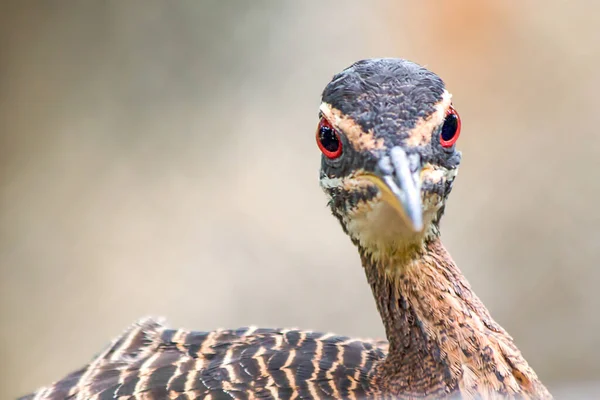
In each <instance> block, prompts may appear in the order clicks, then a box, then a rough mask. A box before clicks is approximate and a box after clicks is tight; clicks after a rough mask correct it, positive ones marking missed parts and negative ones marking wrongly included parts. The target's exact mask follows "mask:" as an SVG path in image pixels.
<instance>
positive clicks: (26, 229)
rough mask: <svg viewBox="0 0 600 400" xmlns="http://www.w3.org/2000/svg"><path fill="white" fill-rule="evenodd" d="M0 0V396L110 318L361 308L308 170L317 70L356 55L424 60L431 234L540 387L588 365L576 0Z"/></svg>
mask: <svg viewBox="0 0 600 400" xmlns="http://www.w3.org/2000/svg"><path fill="white" fill-rule="evenodd" d="M449 3H450V2H439V1H433V0H431V1H422V2H409V1H398V0H388V1H372V2H359V1H348V0H345V1H329V2H319V1H316V0H312V1H302V2H299V1H286V2H275V1H271V2H267V1H253V2H247V1H229V2H223V1H217V0H212V1H208V0H206V1H187V2H184V1H182V2H161V1H149V0H144V1H141V0H140V1H127V2H120V1H112V2H77V1H62V2H29V1H13V2H3V5H2V6H0V8H1V9H2V12H0V326H1V329H0V359H1V360H2V365H3V368H2V369H3V373H2V374H1V375H0V398H2V399H4V398H14V397H16V396H17V395H20V394H24V393H27V392H29V391H31V390H33V389H36V388H37V387H38V386H40V385H44V384H49V383H50V382H52V381H54V380H56V379H58V378H61V377H62V376H63V375H64V374H66V373H68V372H70V371H71V370H73V369H75V368H77V367H79V366H81V365H83V364H84V363H86V362H87V361H88V360H90V358H91V357H92V356H93V355H94V354H95V353H96V352H98V351H99V350H101V349H102V348H103V346H105V345H106V344H107V343H108V342H109V341H110V340H111V339H112V338H114V337H115V336H117V335H119V334H120V333H121V332H122V331H123V330H124V329H125V328H126V327H128V326H129V325H130V324H131V323H133V322H134V321H136V320H137V319H139V318H140V317H143V316H147V315H156V316H164V317H166V319H167V323H168V324H169V325H171V326H173V327H187V328H190V329H202V330H208V329H213V328H217V327H231V328H233V327H238V326H243V325H250V324H255V325H262V326H277V327H302V328H307V329H314V330H323V331H334V332H338V333H342V334H345V335H355V336H360V337H382V336H383V329H382V326H381V323H380V320H379V316H378V314H377V311H376V309H375V305H374V302H373V300H372V297H371V293H370V289H369V286H368V285H367V283H366V281H365V278H364V275H363V271H362V269H361V266H360V263H359V259H358V256H357V253H356V251H355V249H354V248H353V246H352V245H351V243H350V240H348V238H347V237H346V236H345V235H344V234H343V232H342V230H341V229H340V227H339V226H338V223H337V221H336V220H335V219H334V218H333V217H331V216H330V215H329V212H328V209H327V208H326V201H325V197H324V195H323V194H322V193H321V191H320V189H319V187H318V181H317V178H318V168H319V159H320V153H319V151H318V149H317V147H316V145H315V143H314V131H315V127H316V123H317V112H318V111H317V108H318V105H319V97H320V93H321V90H322V89H323V87H324V86H325V84H326V83H327V82H328V81H329V79H330V78H331V76H332V75H333V74H335V73H336V72H338V71H340V70H341V69H343V68H345V67H347V66H348V65H350V64H352V63H353V62H354V61H356V60H358V59H362V58H368V57H382V56H392V57H403V58H408V59H411V60H413V61H416V62H418V63H420V64H423V65H426V66H427V67H428V68H430V69H431V70H433V71H434V72H436V73H438V74H439V75H440V76H442V78H443V79H444V80H445V81H446V84H447V86H448V88H449V89H450V91H451V92H452V93H453V94H454V103H455V105H456V107H457V109H458V110H459V111H460V114H461V117H462V120H463V133H462V135H461V139H460V141H459V147H460V149H461V150H462V151H463V164H462V168H461V172H460V174H459V178H458V179H457V181H456V184H455V189H454V193H453V195H452V197H451V199H450V202H449V205H448V208H447V213H446V217H445V219H444V221H443V226H442V228H443V236H444V240H445V243H446V245H447V247H448V248H449V250H450V251H451V253H452V254H453V256H454V258H455V259H456V261H457V263H458V265H459V266H460V268H461V269H462V270H463V271H464V273H465V274H466V275H467V277H468V279H469V280H470V282H471V284H472V285H473V287H474V289H475V291H476V293H477V294H478V295H479V296H480V297H481V298H482V299H483V301H484V303H485V304H486V305H487V306H488V307H489V308H490V310H491V312H492V314H493V316H494V317H495V318H496V320H497V321H498V322H499V323H501V324H502V325H503V326H504V327H505V328H506V329H507V330H508V331H509V332H510V333H511V334H512V336H513V337H514V338H515V340H516V343H517V345H518V346H519V347H520V348H521V350H522V351H523V353H524V355H525V356H526V358H527V359H528V361H529V362H530V363H531V364H532V366H533V367H534V368H535V370H536V371H537V373H538V375H540V377H541V378H542V380H543V381H544V382H545V383H546V384H547V385H548V386H549V387H550V388H551V389H552V391H553V392H554V394H555V395H557V397H560V398H598V396H600V387H599V385H598V384H594V381H596V382H599V381H600V379H599V378H600V362H599V361H598V360H599V359H600V334H599V333H598V332H599V330H600V312H599V311H598V309H599V308H600V292H599V291H598V283H599V282H600V245H599V243H600V217H599V213H598V211H597V209H598V198H599V196H600V179H599V172H598V171H599V167H600V161H599V160H598V159H599V157H600V133H599V132H598V129H599V128H598V127H599V126H600V112H598V110H597V108H596V106H597V105H598V100H597V98H598V93H599V91H600V74H598V67H597V66H598V64H599V63H600V46H598V37H600V24H599V22H600V21H599V18H598V15H599V14H598V13H599V12H600V5H599V4H598V3H595V2H592V1H581V2H565V1H561V2H547V1H544V0H536V1H528V2H520V3H518V4H517V3H515V2H502V1H500V0H497V1H487V2H481V1H478V0H470V1H469V0H466V1H454V2H452V4H449Z"/></svg>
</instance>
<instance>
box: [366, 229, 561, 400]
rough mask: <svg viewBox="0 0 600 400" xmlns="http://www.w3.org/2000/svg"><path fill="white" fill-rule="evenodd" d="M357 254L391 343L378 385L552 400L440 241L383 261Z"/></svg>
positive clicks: (403, 389)
mask: <svg viewBox="0 0 600 400" xmlns="http://www.w3.org/2000/svg"><path fill="white" fill-rule="evenodd" d="M359 250H360V255H361V259H362V262H363V266H364V268H365V273H366V275H367V279H368V281H369V284H370V285H371V289H372V291H373V295H374V297H375V300H376V303H377V308H378V310H379V313H380V315H381V318H382V320H383V323H384V325H385V330H386V335H387V338H388V341H389V343H390V347H389V354H388V356H387V358H386V360H385V361H383V362H382V363H381V364H380V365H379V366H378V367H377V372H376V374H375V379H376V380H379V381H380V382H379V383H378V384H380V385H383V387H388V388H389V390H390V391H392V392H396V393H398V394H400V393H414V394H415V395H423V394H424V393H428V394H430V395H431V394H432V393H433V394H434V396H438V395H441V394H442V393H460V395H461V396H463V397H465V398H469V397H476V396H482V395H483V397H484V398H493V397H495V395H493V393H499V394H501V395H503V396H506V395H508V396H511V395H518V396H523V397H529V396H533V397H535V398H550V397H549V396H550V395H549V394H548V392H547V391H546V389H545V388H544V387H543V385H542V384H541V383H540V382H539V381H538V378H537V376H536V374H535V372H534V371H533V370H532V369H531V368H530V367H529V365H528V364H527V362H526V361H525V359H524V358H523V357H522V355H521V353H520V352H519V350H518V349H517V348H516V346H515V345H514V344H513V340H512V338H511V337H510V336H509V335H508V333H507V332H506V331H505V330H504V329H502V327H500V326H499V325H498V324H497V323H496V322H495V321H494V320H493V319H492V318H491V316H490V314H489V312H488V310H487V309H486V307H485V306H484V305H483V303H482V302H481V301H480V300H479V298H478V297H477V296H476V295H475V294H474V293H473V291H472V290H471V287H470V285H469V283H468V282H467V280H466V279H465V277H464V276H463V275H462V273H461V272H460V270H459V269H458V268H457V266H456V265H455V264H454V262H453V261H452V259H451V257H450V255H449V254H448V252H447V251H446V249H445V248H444V246H443V245H442V243H441V241H440V239H439V236H433V237H432V238H431V239H430V240H428V241H425V242H423V244H422V245H421V246H416V247H412V248H410V249H407V251H404V252H400V253H394V254H392V255H389V256H386V257H384V256H383V255H382V254H381V253H377V255H374V253H369V252H367V251H365V249H363V248H361V247H360V245H359ZM435 393H437V394H435ZM486 394H487V395H486ZM528 395H529V396H528Z"/></svg>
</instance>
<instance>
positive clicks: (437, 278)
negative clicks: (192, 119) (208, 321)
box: [25, 59, 551, 399]
mask: <svg viewBox="0 0 600 400" xmlns="http://www.w3.org/2000/svg"><path fill="white" fill-rule="evenodd" d="M459 133H460V119H459V118H458V115H457V113H456V112H455V110H454V109H453V107H452V106H451V96H450V94H449V93H448V92H447V91H446V89H445V87H444V84H443V82H442V81H441V79H439V78H438V77H437V76H436V75H435V74H433V73H432V72H430V71H428V70H426V69H424V68H422V67H420V66H418V65H416V64H413V63H410V62H408V61H405V60H400V59H378V60H364V61H361V62H358V63H356V64H354V65H353V66H351V67H350V68H348V69H346V70H344V71H343V72H341V73H340V74H338V75H336V76H335V77H334V78H333V80H332V82H330V83H329V85H328V86H327V87H326V88H325V91H324V93H323V102H322V104H321V122H320V123H319V128H318V130H317V141H318V144H319V147H320V149H321V151H322V152H323V157H322V162H321V175H320V181H321V186H322V188H323V190H324V191H325V193H326V194H327V196H328V198H329V205H330V207H331V210H332V213H333V215H334V216H336V217H337V218H338V219H339V221H340V223H341V225H342V228H343V230H344V232H346V233H347V234H348V235H349V236H350V238H351V240H352V241H353V242H354V243H355V245H356V246H357V247H358V251H359V254H360V257H361V260H362V264H363V267H364V269H365V274H366V277H367V281H368V282H369V284H370V285H371V289H372V291H373V295H374V298H375V301H376V305H377V309H378V311H379V313H380V315H381V318H382V321H383V324H384V326H385V331H386V336H387V339H388V341H387V342H374V341H367V340H360V339H352V338H347V337H341V336H337V335H334V334H323V333H314V332H307V331H301V330H281V329H257V328H240V329H237V330H217V331H211V332H195V331H186V330H172V329H167V328H165V327H164V326H162V325H161V324H160V323H158V322H156V321H154V320H151V319H150V320H144V321H141V322H139V323H138V324H136V325H135V326H133V327H132V328H130V329H129V330H128V331H127V332H125V333H124V334H123V335H122V336H120V337H119V338H118V339H117V340H116V341H115V342H114V343H113V344H112V345H111V346H109V347H108V349H107V350H105V351H104V352H103V353H102V354H100V355H99V356H98V357H96V358H95V359H94V360H93V361H92V362H91V363H90V364H88V365H87V366H86V367H84V368H82V369H81V370H79V371H76V372H74V373H73V374H71V375H69V376H67V377H66V378H64V379H63V380H61V381H58V382H56V383H55V384H53V385H51V386H49V387H47V388H43V389H40V390H39V391H38V392H36V393H34V394H32V395H29V396H27V397H25V398H27V399H67V398H68V399H232V398H233V399H263V398H264V399H279V398H281V399H321V398H323V399H324V398H335V399H337V398H343V399H362V398H369V399H371V398H372V399H392V398H401V399H417V398H419V399H420V398H466V399H475V398H485V399H488V398H490V399H491V398H513V399H516V398H519V399H520V398H525V399H550V398H551V395H550V394H549V392H548V391H547V390H546V388H545V387H544V386H543V385H542V383H541V382H540V381H539V379H538V378H537V376H536V374H535V372H534V371H533V369H532V368H531V367H530V366H529V365H528V364H527V362H526V361H525V359H524V358H523V356H522V355H521V353H520V352H519V350H518V349H517V347H516V346H515V344H514V343H513V339H512V338H511V337H510V336H509V335H508V334H507V333H506V331H504V329H502V327H500V326H499V325H498V324H497V323H496V322H495V321H494V320H493V319H492V317H491V316H490V314H489V312H488V310H487V309H486V308H485V306H484V305H483V304H482V303H481V301H480V300H479V298H478V297H477V296H476V295H475V294H474V293H473V291H472V290H471V288H470V286H469V284H468V283H467V281H466V279H465V278H464V276H463V275H462V274H461V272H460V270H459V269H458V268H457V266H456V265H455V263H454V262H453V261H452V258H451V257H450V255H449V254H448V253H447V251H446V249H445V248H444V247H443V245H442V243H441V241H440V235H439V220H440V218H441V216H442V214H443V212H444V209H445V202H446V199H447V196H448V194H449V193H450V191H451V188H452V184H453V181H454V177H455V176H456V172H457V168H458V165H459V163H460V153H459V152H458V151H457V150H456V149H455V146H454V142H455V141H456V138H457V137H458V135H459Z"/></svg>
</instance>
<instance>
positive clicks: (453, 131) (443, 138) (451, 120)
mask: <svg viewBox="0 0 600 400" xmlns="http://www.w3.org/2000/svg"><path fill="white" fill-rule="evenodd" d="M459 136H460V116H459V115H458V113H457V112H456V110H455V109H454V107H452V106H450V108H448V111H447V112H446V119H445V120H444V125H443V126H442V132H441V134H440V144H441V145H442V147H452V146H454V143H456V141H457V140H458V137H459Z"/></svg>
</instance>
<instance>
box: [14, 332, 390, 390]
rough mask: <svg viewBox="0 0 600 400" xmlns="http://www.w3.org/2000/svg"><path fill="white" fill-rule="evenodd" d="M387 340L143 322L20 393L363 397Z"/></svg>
mask: <svg viewBox="0 0 600 400" xmlns="http://www.w3.org/2000/svg"><path fill="white" fill-rule="evenodd" d="M386 352H387V343H386V342H371V341H364V340H359V339H351V338H347V337H342V336H336V335H333V334H322V333H316V332H308V331H300V330H293V329H291V330H278V329H257V328H240V329H237V330H217V331H211V332H196V331H185V330H174V329H167V328H165V327H164V326H162V325H161V324H160V323H158V322H156V321H154V320H144V321H140V322H138V323H137V324H136V325H134V326H133V327H132V328H130V329H129V330H128V331H127V332H125V333H124V334H123V335H122V336H120V337H119V338H118V339H117V340H116V341H115V342H113V343H112V344H111V346H109V348H108V349H106V350H105V351H104V352H103V353H102V354H100V355H99V356H98V357H96V358H95V359H94V360H93V361H92V362H91V363H90V364H88V365H87V366H86V367H84V368H82V369H80V370H78V371H76V372H73V373H72V374H70V375H68V376H67V377H65V378H64V379H62V380H60V381H58V382H56V383H54V384H53V385H52V386H49V387H46V388H42V389H40V390H39V391H38V392H36V393H34V394H31V395H29V396H26V397H23V398H22V399H47V400H58V399H61V400H62V399H103V400H104V399H142V398H143V399H147V400H153V399H202V398H210V399H213V400H215V399H259V398H260V399H279V398H282V399H292V398H296V399H317V398H364V397H366V396H368V395H369V393H370V390H369V387H370V372H371V370H372V368H373V365H374V363H375V362H377V361H379V360H381V359H382V358H383V357H384V356H385V353H386Z"/></svg>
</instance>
